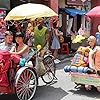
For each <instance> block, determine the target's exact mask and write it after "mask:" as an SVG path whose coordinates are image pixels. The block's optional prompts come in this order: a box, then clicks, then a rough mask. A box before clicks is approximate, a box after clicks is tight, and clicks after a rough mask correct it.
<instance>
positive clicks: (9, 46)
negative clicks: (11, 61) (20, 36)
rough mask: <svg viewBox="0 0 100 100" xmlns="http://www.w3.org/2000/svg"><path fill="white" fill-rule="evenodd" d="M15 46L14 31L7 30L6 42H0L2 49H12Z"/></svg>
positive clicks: (0, 48)
mask: <svg viewBox="0 0 100 100" xmlns="http://www.w3.org/2000/svg"><path fill="white" fill-rule="evenodd" d="M13 46H15V43H13V33H12V32H11V31H6V32H5V40H4V42H3V43H0V50H7V51H10V50H11V49H12V47H13Z"/></svg>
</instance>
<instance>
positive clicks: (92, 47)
mask: <svg viewBox="0 0 100 100" xmlns="http://www.w3.org/2000/svg"><path fill="white" fill-rule="evenodd" d="M88 44H89V46H88V47H89V49H90V52H89V67H90V68H92V69H94V68H93V62H92V57H91V54H92V53H93V51H95V49H96V38H95V37H94V36H90V37H89V38H88Z"/></svg>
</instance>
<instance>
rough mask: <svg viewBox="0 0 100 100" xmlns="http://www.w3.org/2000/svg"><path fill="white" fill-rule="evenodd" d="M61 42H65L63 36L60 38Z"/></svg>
mask: <svg viewBox="0 0 100 100" xmlns="http://www.w3.org/2000/svg"><path fill="white" fill-rule="evenodd" d="M59 42H60V43H63V42H64V37H63V36H62V35H61V36H59Z"/></svg>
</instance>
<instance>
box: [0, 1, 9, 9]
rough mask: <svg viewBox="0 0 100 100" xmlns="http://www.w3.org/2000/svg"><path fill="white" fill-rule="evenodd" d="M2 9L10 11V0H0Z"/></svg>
mask: <svg viewBox="0 0 100 100" xmlns="http://www.w3.org/2000/svg"><path fill="white" fill-rule="evenodd" d="M0 9H5V10H9V9H10V0H0Z"/></svg>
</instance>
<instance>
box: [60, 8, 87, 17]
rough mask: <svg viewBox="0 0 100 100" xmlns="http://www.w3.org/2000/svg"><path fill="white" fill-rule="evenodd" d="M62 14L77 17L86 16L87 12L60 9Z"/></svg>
mask: <svg viewBox="0 0 100 100" xmlns="http://www.w3.org/2000/svg"><path fill="white" fill-rule="evenodd" d="M59 11H60V12H65V13H67V14H69V15H71V16H73V17H74V16H77V15H85V13H86V12H85V11H82V10H79V9H74V8H60V9H59Z"/></svg>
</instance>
